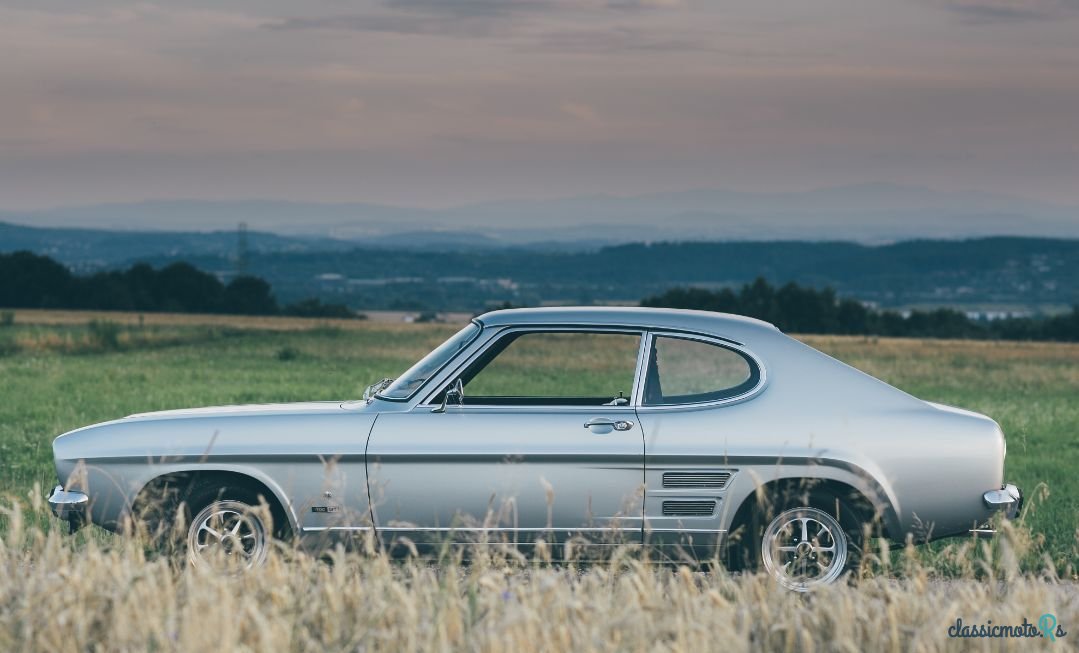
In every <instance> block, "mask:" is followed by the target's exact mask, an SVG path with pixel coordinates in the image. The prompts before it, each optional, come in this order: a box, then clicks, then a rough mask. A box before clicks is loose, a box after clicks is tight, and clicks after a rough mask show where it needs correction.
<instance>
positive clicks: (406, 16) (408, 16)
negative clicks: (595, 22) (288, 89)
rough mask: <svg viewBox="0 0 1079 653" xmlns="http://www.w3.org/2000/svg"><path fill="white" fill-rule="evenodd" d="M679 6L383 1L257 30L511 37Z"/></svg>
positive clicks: (669, 1) (585, 0) (629, 0)
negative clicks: (549, 24) (548, 26)
mask: <svg viewBox="0 0 1079 653" xmlns="http://www.w3.org/2000/svg"><path fill="white" fill-rule="evenodd" d="M682 6H683V0H383V2H382V3H381V6H380V8H379V9H378V10H376V11H374V12H369V13H363V14H341V15H332V16H319V17H293V18H284V19H280V20H276V21H273V22H270V23H266V24H265V25H263V26H264V27H266V28H268V29H276V30H319V29H321V30H350V31H361V32H388V33H393V34H420V35H441V36H456V37H464V38H476V37H483V36H505V35H508V34H513V33H515V32H516V31H518V28H520V27H522V26H523V25H524V24H525V23H526V22H527V20H528V19H541V18H542V19H548V18H551V17H555V18H565V17H579V16H591V17H602V16H604V15H605V14H610V13H612V12H618V13H623V14H624V13H628V12H642V11H651V10H661V9H675V8H680V7H682Z"/></svg>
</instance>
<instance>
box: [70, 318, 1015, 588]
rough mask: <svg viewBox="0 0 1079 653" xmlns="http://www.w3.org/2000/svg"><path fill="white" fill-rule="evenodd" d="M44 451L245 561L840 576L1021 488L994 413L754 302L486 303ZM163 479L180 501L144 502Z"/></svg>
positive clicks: (98, 511) (79, 501) (107, 510)
mask: <svg viewBox="0 0 1079 653" xmlns="http://www.w3.org/2000/svg"><path fill="white" fill-rule="evenodd" d="M53 451H54V455H55V459H56V470H57V474H58V476H59V480H60V483H61V485H59V486H57V487H56V488H55V489H54V490H53V492H52V494H51V496H50V497H49V503H50V504H51V506H52V509H53V511H54V512H55V514H56V515H57V516H58V517H60V518H61V519H65V520H68V521H70V522H71V523H72V524H73V526H78V525H80V524H83V523H87V522H92V523H95V524H98V525H100V526H103V527H105V528H107V529H112V530H120V529H122V528H123V527H124V525H125V524H128V525H129V524H130V523H132V520H135V519H139V518H142V517H143V516H144V515H157V516H158V517H157V518H159V519H160V518H162V517H161V516H162V515H165V516H166V517H168V516H171V517H173V518H175V517H176V516H177V515H180V516H182V517H183V518H184V519H183V520H181V522H180V523H182V524H185V525H186V527H185V537H184V538H182V539H183V540H184V542H183V543H184V545H185V546H186V550H187V555H188V556H189V557H190V560H191V561H192V562H193V563H196V564H197V563H199V562H200V561H202V560H205V559H206V556H207V555H208V554H209V552H211V551H215V552H219V553H220V552H221V551H224V552H225V553H226V554H228V555H230V556H235V558H233V559H234V560H240V561H243V562H244V564H246V565H250V566H254V565H257V564H259V563H260V562H261V561H262V560H263V559H264V558H265V556H266V553H267V548H268V546H269V545H270V543H271V541H272V538H274V537H278V538H290V539H291V538H294V539H296V540H298V541H299V542H301V544H302V545H305V546H311V547H320V546H326V544H327V543H328V542H334V541H337V540H341V539H349V538H350V537H353V536H355V535H357V534H368V535H369V536H373V537H376V538H377V541H378V543H379V545H380V546H384V547H388V548H390V549H393V548H395V547H400V546H402V545H403V544H404V545H407V546H408V547H409V548H410V549H414V548H417V547H422V546H424V545H431V544H433V543H446V542H450V543H454V542H461V541H464V542H473V543H474V542H495V541H498V542H502V543H507V542H508V543H511V544H513V545H515V546H518V547H521V548H522V549H527V548H529V547H534V546H535V545H536V544H537V543H538V541H539V540H543V541H544V542H545V543H547V544H548V545H550V546H553V547H554V548H557V545H558V544H559V543H566V542H575V541H582V540H583V541H587V542H589V543H590V544H595V545H597V546H601V547H602V546H604V545H607V546H609V545H611V544H623V545H624V544H631V545H638V546H639V545H647V546H649V547H655V548H656V549H657V550H660V551H666V552H671V553H672V555H686V554H692V555H695V556H698V557H706V558H707V557H710V558H722V559H725V560H727V561H728V562H729V563H730V564H734V565H745V564H749V565H757V566H759V567H762V568H763V569H764V570H766V571H767V572H768V573H770V574H772V575H773V576H774V577H775V578H776V580H777V581H778V582H780V583H781V584H783V585H785V586H787V587H789V588H791V589H796V590H805V589H809V588H813V587H815V586H818V585H822V584H826V583H830V582H833V581H835V580H836V579H838V578H840V577H841V576H842V575H843V573H844V571H845V570H847V569H849V568H850V567H851V565H852V564H853V563H854V562H855V561H856V560H857V556H858V552H859V550H860V548H861V547H862V546H863V542H864V540H865V538H866V536H867V535H872V536H874V537H886V538H890V539H892V540H896V541H903V540H904V539H905V538H906V537H907V535H908V534H912V535H913V536H914V538H915V539H916V540H917V541H919V542H924V541H928V540H931V539H935V538H939V537H946V536H954V535H967V534H970V533H972V532H973V533H975V534H982V535H985V534H989V533H990V532H991V530H990V529H991V527H992V523H994V522H993V520H992V518H993V517H994V515H995V514H997V513H1000V512H1003V513H1004V514H1005V515H1006V516H1007V517H1012V516H1014V515H1015V514H1016V513H1017V512H1018V510H1019V507H1020V505H1021V502H1022V496H1021V493H1020V491H1019V490H1018V489H1017V488H1016V487H1015V486H1014V485H1007V484H1005V483H1004V482H1003V468H1004V455H1005V444H1004V437H1003V434H1002V433H1001V430H1000V428H999V427H998V426H997V424H996V423H995V422H994V421H993V420H991V419H989V418H988V417H985V416H983V415H979V414H976V413H972V412H968V411H965V410H960V409H958V408H951V407H947V406H943V405H938V404H933V403H928V402H925V401H922V400H919V399H917V398H915V397H912V396H911V395H909V394H907V393H905V392H902V391H900V390H898V389H896V388H894V387H892V386H889V385H887V384H885V383H883V382H881V381H879V380H877V379H875V378H873V377H870V376H868V375H866V374H864V373H862V372H860V371H858V370H856V369H854V368H852V367H849V366H847V365H845V364H843V363H841V362H839V361H837V360H835V359H833V358H830V357H829V356H827V355H825V354H823V353H821V352H819V351H817V350H815V349H813V348H811V347H809V346H807V345H805V344H803V343H802V342H799V341H798V340H795V339H793V338H790V337H788V336H786V335H784V334H783V333H781V332H780V331H779V330H778V329H776V328H775V327H774V326H772V325H771V324H768V323H766V322H761V321H758V320H754V319H750V318H745V317H738V316H733V315H725V314H720V313H710V312H698V311H682V310H662V309H643V308H549V309H548V308H543V309H520V310H504V311H495V312H491V313H487V314H486V315H482V316H480V317H478V318H476V319H475V320H473V321H472V322H471V323H469V324H468V325H467V326H465V327H464V328H463V329H461V330H460V331H459V332H457V333H456V334H455V335H453V336H452V337H451V338H449V340H447V341H446V342H445V343H443V344H442V345H441V346H439V347H438V348H436V349H435V350H434V351H432V352H431V353H430V354H428V355H427V356H426V357H425V358H423V359H422V360H420V361H419V362H418V363H416V364H415V365H414V366H413V367H411V368H410V369H409V370H408V371H406V372H405V373H404V374H402V375H401V376H400V377H398V378H397V379H396V380H385V381H383V382H380V383H377V384H375V385H373V386H372V387H370V388H369V389H368V391H367V392H366V393H365V397H364V398H363V399H361V400H354V401H343V402H316V403H296V404H283V405H251V406H228V407H219V408H196V409H190V410H169V411H163V412H156V413H143V414H138V415H130V416H128V417H125V418H122V419H118V420H115V421H111V422H106V423H103V424H98V425H94V426H89V427H86V428H82V429H78V430H75V431H71V432H70V433H66V434H64V435H61V436H59V437H58V438H56V440H55V441H54V443H53ZM166 488H172V489H175V490H176V492H175V493H174V495H173V496H174V497H175V498H174V499H173V501H174V504H171V505H170V510H166V511H162V510H157V511H147V510H145V507H146V505H147V504H148V503H149V502H150V498H151V497H160V496H162V495H163V494H164V493H163V492H162V490H163V489H166ZM866 524H872V528H865V525H866ZM649 550H652V549H649ZM732 551H734V552H737V555H734V554H732V553H731V552H732Z"/></svg>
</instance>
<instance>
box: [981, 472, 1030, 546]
mask: <svg viewBox="0 0 1079 653" xmlns="http://www.w3.org/2000/svg"><path fill="white" fill-rule="evenodd" d="M982 503H984V504H985V507H986V508H989V509H990V510H995V511H997V512H1000V513H1003V515H1004V518H1005V519H1015V518H1016V517H1018V516H1019V514H1020V512H1021V511H1022V510H1023V491H1022V490H1020V489H1019V488H1017V487H1016V486H1014V485H1012V484H1011V483H1008V484H1006V485H1002V486H1001V487H1000V488H999V489H996V490H989V491H988V492H986V493H985V494H983V495H982ZM996 533H997V532H996V530H995V529H993V528H992V527H990V526H985V527H979V528H974V529H971V531H970V534H971V535H973V536H975V537H992V536H993V535H996Z"/></svg>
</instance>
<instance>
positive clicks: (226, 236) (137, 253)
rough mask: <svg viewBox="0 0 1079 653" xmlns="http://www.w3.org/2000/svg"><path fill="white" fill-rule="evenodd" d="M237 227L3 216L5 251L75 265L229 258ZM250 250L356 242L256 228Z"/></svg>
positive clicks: (334, 247)
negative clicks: (123, 225) (84, 223)
mask: <svg viewBox="0 0 1079 653" xmlns="http://www.w3.org/2000/svg"><path fill="white" fill-rule="evenodd" d="M237 240H238V237H237V232H236V231H235V230H233V231H211V232H204V233H199V232H179V231H110V230H104V229H69V228H41V227H27V226H24V225H18V224H9V223H5V222H0V252H12V251H18V250H23V249H25V250H29V251H32V252H35V253H37V254H45V255H47V256H51V257H52V258H54V259H56V260H58V261H61V262H62V263H65V264H67V265H70V266H73V267H75V268H95V267H105V266H110V265H114V264H117V263H121V262H125V261H131V260H134V259H138V258H162V257H164V258H186V257H198V256H211V257H217V258H223V259H227V258H229V257H232V256H235V254H236V251H237ZM247 243H248V250H249V252H251V253H253V254H265V253H269V252H293V253H297V252H315V251H339V250H344V249H349V248H352V247H355V246H356V244H355V243H350V242H343V241H338V240H333V239H331V238H313V237H307V238H298V237H288V236H278V235H276V234H271V233H266V232H260V231H253V232H248V234H247Z"/></svg>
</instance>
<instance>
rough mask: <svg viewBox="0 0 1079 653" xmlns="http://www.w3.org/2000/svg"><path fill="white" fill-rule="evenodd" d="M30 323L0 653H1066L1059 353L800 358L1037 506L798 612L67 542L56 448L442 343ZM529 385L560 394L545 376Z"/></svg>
mask: <svg viewBox="0 0 1079 653" xmlns="http://www.w3.org/2000/svg"><path fill="white" fill-rule="evenodd" d="M29 317H30V318H31V319H32V320H35V321H38V322H47V324H32V323H25V322H24V319H25V317H20V318H19V319H17V320H16V321H15V323H14V324H12V325H5V324H4V323H5V320H4V319H3V315H2V314H0V372H2V376H0V388H2V392H0V651H50V652H57V651H59V652H65V653H66V652H71V653H79V652H82V651H91V650H93V651H105V650H118V651H150V650H152V651H194V650H229V651H358V650H364V651H394V652H397V651H415V652H420V651H423V652H426V651H473V652H474V651H484V652H487V651H490V652H492V653H493V652H496V651H521V652H531V651H565V650H589V651H641V652H651V651H656V650H660V651H702V650H713V649H715V648H716V646H717V645H719V644H718V643H722V646H723V649H724V650H729V651H745V652H747V653H748V652H749V651H760V650H777V651H778V650H784V651H818V650H830V651H869V650H882V651H883V650H887V651H897V652H898V651H907V650H918V651H953V650H964V651H986V650H1017V649H1020V648H1027V647H1029V646H1030V645H1032V644H1033V645H1034V646H1038V645H1039V644H1038V643H1037V642H1030V641H1029V640H1027V641H1024V640H1023V639H978V638H971V639H964V638H960V639H957V638H954V637H952V636H950V632H951V631H952V630H953V629H954V628H955V626H956V624H957V620H959V619H962V620H963V623H964V624H968V625H978V624H986V622H989V623H992V624H994V625H1002V624H1007V625H1021V624H1024V622H1025V625H1022V627H1023V628H1024V629H1026V630H1024V631H1023V632H1025V633H1026V636H1027V637H1030V636H1033V637H1035V638H1039V639H1040V638H1042V635H1041V634H1040V633H1039V631H1038V630H1036V626H1037V625H1038V624H1040V623H1041V621H1042V620H1044V619H1047V618H1049V617H1052V619H1053V620H1055V621H1054V622H1055V623H1059V624H1060V626H1061V628H1062V631H1068V634H1067V636H1066V637H1058V638H1057V641H1056V642H1054V643H1050V642H1046V643H1045V644H1042V645H1041V646H1049V648H1050V649H1055V648H1060V649H1061V650H1068V649H1069V647H1071V648H1074V646H1075V640H1076V638H1077V635H1079V631H1077V630H1076V629H1077V628H1079V592H1077V590H1076V588H1077V587H1079V584H1077V583H1076V580H1077V577H1076V567H1077V561H1079V502H1077V499H1076V495H1077V490H1079V487H1077V486H1079V477H1077V475H1076V472H1075V470H1076V469H1079V448H1077V447H1079V443H1077V439H1076V436H1075V434H1076V429H1077V427H1079V402H1077V401H1076V399H1077V397H1079V365H1077V363H1079V346H1075V345H1070V346H1068V345H1051V344H1014V343H999V344H995V343H970V342H942V341H926V342H922V341H900V340H874V339H855V338H807V340H808V341H809V342H810V343H811V344H813V345H814V346H817V347H819V348H821V349H823V350H824V351H827V352H829V353H831V354H833V355H836V356H837V357H839V358H841V359H843V360H845V361H847V362H849V363H851V364H853V365H855V366H857V367H860V368H862V369H864V370H866V371H868V372H870V373H872V374H874V375H876V376H879V377H881V378H883V379H886V380H888V381H889V382H891V383H894V384H896V385H898V386H899V387H901V388H904V389H906V390H909V391H910V392H912V393H914V394H916V395H918V396H920V397H923V398H925V399H931V400H935V401H941V402H944V403H950V404H956V405H960V406H965V407H967V408H971V409H974V410H978V411H982V412H985V413H988V414H989V415H991V416H993V417H994V418H996V419H997V420H999V421H1000V422H1001V424H1002V425H1003V427H1004V429H1005V432H1006V433H1007V434H1008V437H1009V447H1008V448H1009V451H1008V467H1009V469H1008V472H1007V476H1008V478H1009V479H1010V480H1012V481H1015V482H1017V483H1019V484H1021V485H1022V486H1023V487H1024V488H1027V489H1028V490H1034V489H1035V488H1048V489H1047V491H1045V492H1043V491H1039V492H1037V493H1033V494H1037V495H1038V496H1036V497H1035V500H1034V501H1032V502H1031V504H1032V508H1031V510H1030V511H1029V512H1028V515H1027V520H1026V522H1021V523H1019V524H1018V525H1017V526H1016V527H1015V528H1012V527H1009V526H1007V525H1005V532H1004V534H1003V535H1002V536H1001V537H999V538H997V539H995V540H993V541H992V543H978V544H976V545H975V544H974V543H973V542H972V541H971V540H968V539H965V538H961V539H958V540H950V541H949V540H945V541H942V542H941V543H937V544H934V545H932V546H930V547H918V548H916V547H906V548H904V547H897V548H888V547H887V546H886V544H885V543H883V542H878V543H877V544H876V546H875V548H872V549H870V550H868V551H867V555H866V556H865V557H863V560H862V566H861V567H860V568H859V570H858V572H857V574H855V576H857V581H856V582H851V583H838V584H836V585H834V586H830V587H827V588H823V589H821V590H819V591H817V592H814V593H813V594H812V595H810V596H803V595H797V594H794V593H791V592H788V591H785V590H782V589H781V588H779V587H778V585H777V584H776V583H775V582H774V581H772V580H771V579H770V578H768V577H767V576H766V575H764V574H756V575H730V574H727V573H725V572H724V571H723V570H722V568H712V569H710V570H707V569H706V570H694V569H692V568H689V567H684V566H683V567H674V566H670V565H666V566H659V565H649V564H642V561H641V559H640V557H639V555H637V553H636V552H634V551H633V550H632V549H627V550H621V551H618V552H616V553H615V554H614V555H613V556H612V559H611V560H610V561H608V562H606V563H603V564H593V565H588V566H586V567H583V568H580V567H577V566H575V565H573V564H569V565H567V564H559V565H550V564H546V562H545V560H546V557H545V555H544V554H543V550H541V552H540V554H539V555H538V556H537V557H536V558H533V559H532V560H522V559H520V558H518V557H516V556H512V555H509V554H507V553H505V552H501V551H498V550H492V549H489V548H480V549H477V550H475V551H473V552H472V557H470V558H469V561H468V563H467V564H462V561H461V560H460V559H458V558H455V557H447V558H443V559H441V560H440V561H439V563H438V564H431V563H430V562H429V561H426V560H406V561H395V560H390V559H389V558H388V557H387V556H385V555H384V554H379V553H377V552H374V551H371V552H367V553H364V552H357V553H348V552H345V551H344V550H341V549H339V550H335V551H333V552H332V553H331V554H330V555H331V558H332V561H331V562H330V563H329V564H327V563H326V562H324V561H323V560H320V559H318V558H316V557H313V556H309V555H306V554H303V553H302V552H300V551H296V550H294V549H292V548H288V547H282V548H280V549H275V550H274V551H272V552H271V555H270V557H269V560H268V561H267V563H266V565H265V566H263V567H261V568H259V569H258V570H254V571H252V572H250V573H239V574H225V573H215V570H214V569H213V568H211V567H209V566H206V565H200V566H195V567H192V566H190V565H187V564H184V563H182V561H180V560H177V559H175V558H170V557H168V556H161V555H157V554H155V553H152V552H148V551H147V549H146V548H144V545H143V543H142V542H140V541H138V540H136V539H133V538H119V537H114V536H111V535H108V534H106V533H105V532H104V531H101V530H99V529H85V530H83V531H80V533H79V534H77V535H75V536H71V535H68V534H67V532H66V529H62V528H57V527H56V526H58V525H59V522H57V521H55V520H54V519H52V518H51V517H49V516H47V515H46V514H45V509H44V507H43V505H42V504H43V502H42V493H43V491H44V490H46V489H47V488H49V487H51V486H52V484H53V483H54V482H55V478H54V472H53V469H52V461H51V449H50V442H51V440H52V438H53V437H54V436H55V435H57V434H59V433H62V432H64V431H67V430H69V429H72V428H75V427H78V426H82V425H85V424H90V423H93V422H96V421H100V420H106V419H111V418H115V417H118V416H122V415H126V414H129V413H132V412H136V411H147V410H156V409H167V408H177V407H183V406H197V405H208V404H224V403H241V402H267V401H292V400H310V399H342V398H355V397H358V396H359V394H360V392H361V391H362V388H363V387H364V386H365V385H366V384H367V383H370V382H372V381H374V380H376V379H379V378H382V377H384V376H393V375H395V374H398V373H400V372H401V371H402V370H404V369H405V368H406V367H407V366H408V365H409V364H410V363H412V362H413V361H414V360H415V359H416V358H417V357H419V356H421V355H422V354H424V353H426V352H427V351H428V350H429V349H431V348H432V347H434V346H435V345H436V344H438V343H439V342H440V341H441V340H442V339H444V338H445V337H446V336H447V335H449V334H450V333H451V332H452V331H453V330H454V329H455V328H456V327H454V326H445V325H430V326H420V325H402V324H378V323H355V322H352V323H341V324H335V325H328V324H320V323H318V322H315V321H299V320H262V319H229V318H221V317H213V318H210V317H207V318H199V317H193V316H182V317H177V318H170V317H168V316H147V317H146V319H145V320H144V321H140V320H139V319H138V317H137V316H116V315H113V316H104V315H98V316H94V317H95V318H96V319H97V320H99V321H98V322H96V323H94V324H92V325H88V324H87V323H86V322H87V320H88V319H89V318H88V316H86V315H79V314H74V313H64V314H59V313H58V314H47V313H32V314H31V315H30V316H29ZM100 320H109V321H108V322H101V321H100ZM119 322H123V326H117V324H118V323H119ZM140 322H142V326H140ZM528 365H529V366H530V368H531V367H533V366H536V367H541V368H545V369H538V370H537V374H538V377H537V378H541V379H545V378H551V379H554V378H557V374H556V372H557V370H555V369H550V368H551V367H552V366H551V365H549V364H548V362H547V361H544V360H543V359H542V358H538V359H537V358H529V359H528ZM595 367H597V368H598V367H602V365H598V364H597V365H595ZM35 488H37V491H36V492H35ZM1031 624H1033V625H1031ZM1047 632H1049V631H1047ZM1032 634H1033V635H1032Z"/></svg>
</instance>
